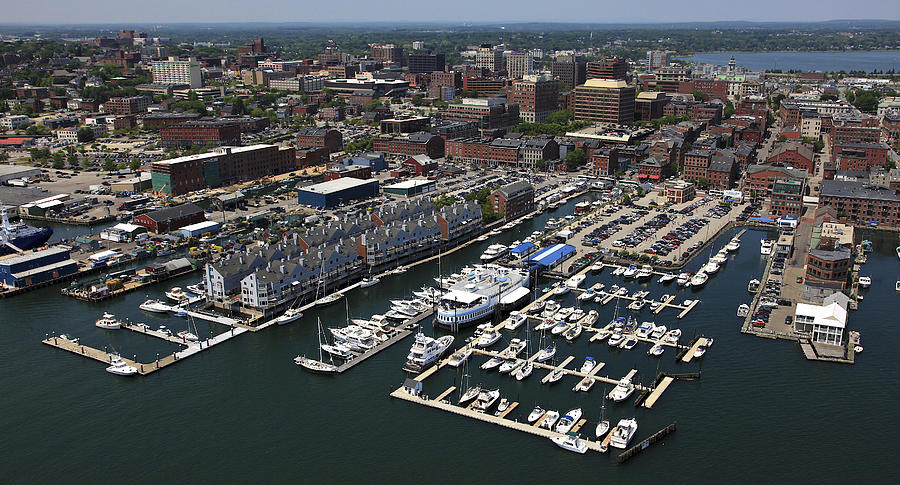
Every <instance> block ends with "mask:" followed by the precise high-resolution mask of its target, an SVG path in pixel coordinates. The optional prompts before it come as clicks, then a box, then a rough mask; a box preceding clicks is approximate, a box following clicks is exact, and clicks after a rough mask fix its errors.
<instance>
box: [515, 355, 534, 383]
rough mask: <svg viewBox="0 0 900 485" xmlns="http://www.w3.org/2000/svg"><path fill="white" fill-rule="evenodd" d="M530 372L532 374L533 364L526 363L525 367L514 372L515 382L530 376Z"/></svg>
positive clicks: (530, 362)
mask: <svg viewBox="0 0 900 485" xmlns="http://www.w3.org/2000/svg"><path fill="white" fill-rule="evenodd" d="M532 372H534V362H532V361H530V360H529V361H526V362H525V365H523V366H522V367H519V370H517V371H516V380H517V381H521V380H522V379H525V378H526V377H528V376H530V375H531V373H532Z"/></svg>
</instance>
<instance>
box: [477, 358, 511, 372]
mask: <svg viewBox="0 0 900 485" xmlns="http://www.w3.org/2000/svg"><path fill="white" fill-rule="evenodd" d="M504 360H505V359H504V358H503V357H491V358H490V359H488V360H487V362H485V363H484V364H481V368H482V369H483V370H491V369H493V368H495V367H497V366H499V365H500V364H502V363H503V361H504Z"/></svg>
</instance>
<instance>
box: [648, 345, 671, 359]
mask: <svg viewBox="0 0 900 485" xmlns="http://www.w3.org/2000/svg"><path fill="white" fill-rule="evenodd" d="M665 351H666V348H665V347H663V346H662V344H656V345H654V346H653V347H650V350H648V351H647V355H651V356H653V357H659V356H660V355H662V354H663V352H665Z"/></svg>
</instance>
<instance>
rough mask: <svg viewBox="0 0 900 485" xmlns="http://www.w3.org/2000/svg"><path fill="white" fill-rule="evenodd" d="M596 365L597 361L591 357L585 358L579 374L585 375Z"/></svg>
mask: <svg viewBox="0 0 900 485" xmlns="http://www.w3.org/2000/svg"><path fill="white" fill-rule="evenodd" d="M596 365H597V361H596V360H594V358H593V357H585V358H584V363H583V364H581V372H582V373H584V374H587V373H588V372H590V371H591V369H593V368H594V367H595V366H596Z"/></svg>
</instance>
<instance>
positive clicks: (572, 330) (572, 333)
mask: <svg viewBox="0 0 900 485" xmlns="http://www.w3.org/2000/svg"><path fill="white" fill-rule="evenodd" d="M570 325H571V326H570V327H569V329H568V330H566V331H565V332H563V337H565V339H566V340H568V341H570V342H571V341H573V340H575V339H577V338H578V337H580V336H581V332H583V331H584V326H583V325H582V324H580V323H572V324H570Z"/></svg>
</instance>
